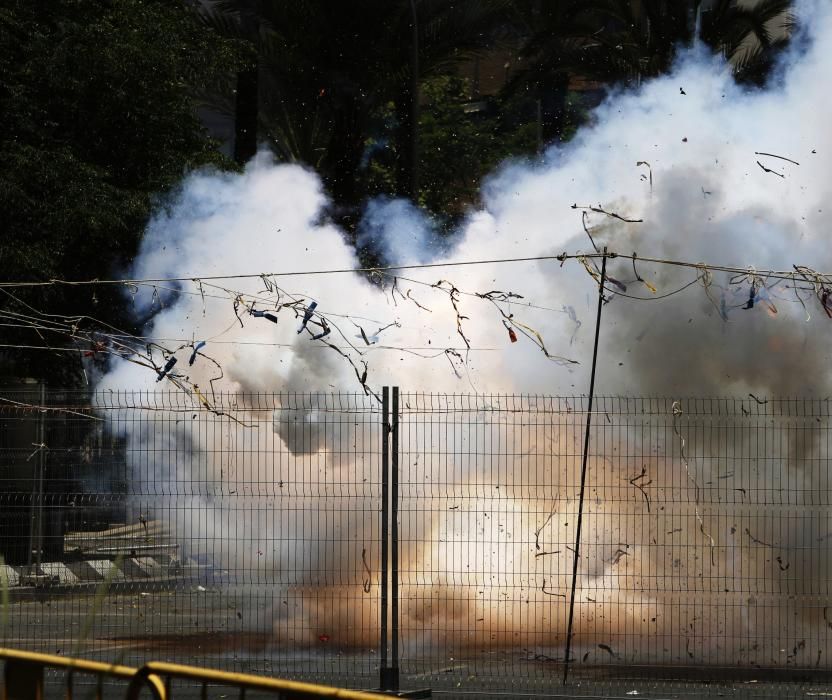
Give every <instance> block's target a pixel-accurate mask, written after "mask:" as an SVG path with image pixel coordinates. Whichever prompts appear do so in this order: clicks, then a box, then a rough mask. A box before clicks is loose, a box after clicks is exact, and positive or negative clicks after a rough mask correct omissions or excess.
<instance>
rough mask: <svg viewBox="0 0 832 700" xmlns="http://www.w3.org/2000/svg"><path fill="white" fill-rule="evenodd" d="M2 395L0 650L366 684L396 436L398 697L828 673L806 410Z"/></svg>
mask: <svg viewBox="0 0 832 700" xmlns="http://www.w3.org/2000/svg"><path fill="white" fill-rule="evenodd" d="M2 399H3V400H2V402H0V403H2V406H0V554H2V555H3V557H4V560H5V563H4V564H3V565H2V569H0V592H2V594H3V597H2V614H1V615H0V637H1V638H2V643H3V644H8V645H11V646H15V647H20V648H26V649H33V650H38V651H45V652H52V653H54V652H59V653H62V654H77V655H82V656H86V657H90V658H98V659H104V660H110V661H120V662H122V663H125V664H128V665H140V664H141V663H143V662H144V661H146V660H149V659H157V660H170V661H179V662H185V663H194V664H199V665H208V666H215V667H219V668H227V669H234V670H244V671H249V672H257V673H267V674H272V675H278V676H284V677H297V678H310V677H314V678H315V679H317V680H320V681H324V682H327V681H328V682H332V683H335V684H340V685H357V686H364V687H372V686H374V685H376V683H377V681H378V674H379V666H381V665H383V664H382V663H381V657H382V652H383V651H384V649H381V648H380V646H379V635H380V631H381V629H380V628H381V588H382V583H383V576H382V574H381V560H382V555H381V553H382V549H383V547H382V545H383V542H382V540H383V531H382V528H381V509H382V490H383V489H382V484H383V482H382V474H381V472H382V464H383V463H384V445H385V444H387V443H386V437H385V433H387V431H393V432H394V433H395V434H396V435H397V438H398V442H397V444H398V452H397V453H396V455H395V457H396V458H397V459H392V460H391V464H392V465H396V463H397V464H398V467H397V468H398V472H397V474H398V492H397V494H398V525H399V529H398V535H399V548H398V553H399V564H400V577H399V583H400V586H399V589H398V594H399V620H398V622H399V625H398V637H397V639H398V642H399V650H400V653H401V658H400V661H399V668H400V670H401V682H402V684H403V685H406V686H411V687H413V686H421V687H424V686H433V687H434V688H435V689H443V688H444V689H446V690H449V691H450V690H453V691H454V692H456V691H464V690H465V689H466V688H467V689H470V690H471V692H479V691H480V690H482V689H484V688H486V687H488V688H492V689H496V690H500V689H511V690H513V691H518V690H520V689H523V690H527V691H529V692H539V691H540V690H541V689H549V690H550V689H551V688H552V686H553V685H554V684H559V683H560V679H561V677H562V673H563V670H564V658H565V649H566V641H567V639H566V630H567V621H568V617H569V610H570V605H571V603H572V600H571V587H572V568H573V563H574V561H575V554H576V552H577V554H578V559H577V563H578V566H577V577H576V579H575V597H574V626H573V637H572V643H571V653H570V664H569V672H570V674H571V677H572V678H573V679H574V680H575V682H576V684H581V683H583V686H581V687H584V688H590V687H591V686H590V685H587V683H588V682H589V681H590V680H591V681H593V682H595V683H596V686H594V687H596V688H597V687H598V686H597V683H598V682H601V681H603V680H604V679H607V681H609V683H611V684H612V685H613V686H614V689H616V690H617V689H621V688H623V687H624V686H623V685H621V683H623V681H621V680H620V679H627V678H630V677H633V676H634V675H640V676H641V677H642V678H644V677H650V678H661V677H668V678H669V677H673V678H676V679H678V678H685V677H688V676H690V677H698V678H712V679H717V678H721V679H724V680H725V682H726V683H727V684H728V685H726V686H725V687H726V688H729V689H730V681H731V679H736V678H743V677H745V676H743V673H745V672H746V671H748V672H749V673H751V672H753V676H754V678H755V679H756V678H760V677H762V676H761V669H768V670H769V671H770V672H771V673H775V674H777V673H780V672H788V671H790V670H794V669H797V670H799V671H800V673H803V674H804V677H809V678H815V679H817V678H819V677H821V676H822V675H823V674H826V676H824V677H825V678H827V679H828V677H829V676H830V674H832V659H830V658H829V657H830V655H832V648H830V646H829V641H830V634H832V602H831V601H830V598H831V597H832V596H831V595H830V590H829V581H830V578H832V566H830V557H829V549H828V548H829V546H830V543H832V519H830V503H829V501H830V498H832V496H830V492H829V486H830V484H829V483H828V482H829V478H830V477H829V470H828V464H829V458H830V427H829V426H830V415H829V414H830V410H829V406H828V404H827V402H825V401H810V400H763V399H757V398H754V397H748V398H746V399H742V400H740V399H737V400H734V399H686V400H680V401H675V400H672V399H647V398H624V397H611V398H600V399H596V403H595V406H594V410H593V415H592V417H591V418H592V425H591V428H590V449H589V453H588V459H587V482H586V490H585V498H584V504H583V526H582V536H581V541H580V543H579V546H578V548H577V549H576V523H577V513H578V505H579V503H578V494H579V484H580V473H581V464H582V458H583V443H584V431H585V428H586V423H587V417H588V416H587V412H586V411H587V403H586V399H585V398H568V397H544V396H504V395H494V396H488V395H479V396H473V395H471V396H468V395H444V394H442V395H440V394H421V393H404V394H401V395H399V417H398V422H397V421H395V420H394V421H392V423H390V424H389V425H387V426H386V427H385V428H384V429H383V428H382V424H383V423H386V422H385V421H384V420H383V416H382V406H381V404H380V403H379V402H378V401H377V400H376V399H375V398H374V397H372V396H370V397H367V396H364V395H363V394H338V393H336V394H227V395H226V394H217V395H215V396H212V397H211V402H210V404H209V405H208V406H206V405H205V403H204V402H203V401H202V399H201V397H200V396H198V395H188V394H185V393H182V392H156V393H151V392H146V393H142V392H130V393H121V394H119V393H107V394H92V395H90V394H73V393H68V392H54V391H50V392H46V391H44V390H42V389H41V388H40V387H31V388H28V389H26V390H25V391H19V392H3V393H2ZM383 430H384V432H383ZM396 431H398V432H396ZM387 437H389V435H388V436H387ZM390 444H391V445H393V444H396V441H395V440H393V441H392V442H391V443H390ZM390 456H391V458H392V457H394V456H393V455H390ZM390 483H391V484H392V483H395V480H392V481H391V482H390ZM393 532H394V530H393V528H390V529H389V530H388V531H387V534H388V536H392V534H393ZM390 629H391V630H392V629H393V626H392V625H391V627H390ZM388 651H389V650H388ZM389 661H390V663H391V664H394V665H395V659H393V658H391V659H390V660H389ZM805 674H809V675H805ZM772 677H773V678H775V679H776V680H783V679H784V677H783V676H782V673H781V675H775V676H772ZM615 679H618V680H615ZM571 687H572V689H573V690H575V689H576V688H577V687H578V685H573V686H571ZM778 692H779V691H778Z"/></svg>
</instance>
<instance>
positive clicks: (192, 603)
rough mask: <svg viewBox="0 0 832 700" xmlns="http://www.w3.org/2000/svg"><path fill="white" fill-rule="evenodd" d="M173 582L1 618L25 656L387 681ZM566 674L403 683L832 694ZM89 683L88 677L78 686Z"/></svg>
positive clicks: (540, 662)
mask: <svg viewBox="0 0 832 700" xmlns="http://www.w3.org/2000/svg"><path fill="white" fill-rule="evenodd" d="M168 586H169V587H170V586H178V588H173V589H171V590H158V589H154V588H153V587H150V589H149V590H137V589H136V587H135V586H133V589H132V590H131V591H130V592H127V591H125V590H122V591H121V592H117V593H111V594H108V595H100V596H96V595H94V594H83V595H81V594H78V593H79V591H80V589H79V591H76V592H75V593H72V592H69V591H66V590H64V591H63V592H62V595H54V591H53V592H52V593H50V594H49V595H45V594H44V593H43V592H40V593H37V592H32V595H31V596H18V599H17V600H16V601H15V602H11V603H10V604H9V605H8V608H7V610H6V611H5V614H3V615H2V617H0V638H2V643H3V644H4V645H9V646H14V647H17V648H27V649H32V650H38V651H43V652H48V653H58V654H64V655H79V656H84V657H87V658H97V659H101V660H107V661H113V662H119V663H123V664H127V665H131V666H140V665H141V664H142V663H143V662H144V661H146V660H150V659H156V660H167V661H177V662H180V663H187V664H193V665H199V666H213V667H218V668H225V669H229V670H238V671H245V672H249V673H258V674H267V675H276V676H283V677H291V678H297V679H303V680H310V681H315V682H321V683H330V684H334V685H348V686H351V687H363V688H371V687H373V686H374V685H375V684H376V683H377V677H378V671H377V668H378V660H377V657H376V655H375V654H374V653H373V652H372V651H370V650H368V651H367V652H364V653H362V652H358V653H356V652H343V653H342V652H339V651H338V650H334V649H328V648H327V647H326V646H325V645H323V644H324V643H322V645H321V646H318V647H317V648H309V649H305V650H300V651H287V650H286V649H279V648H277V647H275V646H274V645H273V644H272V643H271V641H270V634H269V632H268V630H267V629H265V628H263V625H262V623H261V622H260V621H258V619H257V618H258V616H257V613H256V611H255V612H252V611H250V610H247V609H246V606H248V605H250V604H251V596H250V592H248V593H247V592H246V591H245V590H243V589H241V590H239V591H234V590H224V591H222V592H220V591H219V590H210V589H206V588H204V587H202V586H197V585H193V584H184V583H183V582H181V581H179V582H172V581H171V582H168ZM157 588H158V586H157ZM27 598H28V599H27ZM561 676H562V666H561V664H559V663H557V662H554V661H552V660H549V659H548V658H547V657H543V656H540V657H539V658H529V657H528V656H526V655H522V654H520V653H518V652H494V651H491V652H488V653H487V654H483V655H480V656H473V655H472V656H470V657H468V658H454V659H452V660H451V659H449V660H446V661H445V662H444V663H441V664H436V663H434V664H421V665H420V664H416V663H413V662H410V661H405V663H403V670H402V686H403V687H405V688H432V689H433V693H434V696H436V697H444V698H461V699H462V698H465V699H470V698H478V697H494V698H538V697H550V698H574V697H581V698H622V699H625V698H627V699H629V698H633V697H644V698H651V699H658V698H667V699H671V698H675V699H685V700H687V699H688V698H699V697H729V698H741V697H748V698H787V697H794V698H813V697H832V677H820V676H818V675H817V674H816V672H812V673H808V674H806V673H801V672H797V671H789V672H788V673H779V674H773V673H767V672H764V671H761V670H755V669H747V670H745V671H743V672H742V673H739V672H738V671H737V670H736V669H721V670H720V669H709V670H708V671H707V676H703V675H702V674H701V673H700V674H693V673H691V672H690V671H689V670H686V669H670V668H662V669H655V668H652V669H646V668H634V667H626V666H620V667H576V668H575V669H574V670H573V671H572V676H571V680H570V683H569V685H568V686H567V687H565V688H564V687H563V686H562V684H561V681H560V679H561ZM704 678H710V680H707V681H706V680H703V679H704ZM58 681H59V679H58V678H57V677H53V678H52V679H51V683H50V687H51V688H52V690H53V691H54V692H53V693H52V694H50V697H59V696H60V691H59V688H58V686H57V685H56V684H57V683H58ZM79 683H81V684H83V681H82V680H81V679H78V680H76V685H77V684H79ZM223 696H227V697H236V694H235V693H234V692H233V691H228V690H221V689H216V690H214V691H212V692H211V694H209V697H217V698H220V697H223ZM176 697H177V698H179V697H199V693H198V692H197V691H196V690H195V689H193V688H185V687H182V688H180V690H179V692H177V694H176ZM247 697H248V698H251V697H255V696H252V695H251V694H249V695H247Z"/></svg>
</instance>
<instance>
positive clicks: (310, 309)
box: [298, 301, 318, 333]
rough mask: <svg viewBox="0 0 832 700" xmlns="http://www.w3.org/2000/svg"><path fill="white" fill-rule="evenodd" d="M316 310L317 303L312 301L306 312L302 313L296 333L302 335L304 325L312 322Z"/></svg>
mask: <svg viewBox="0 0 832 700" xmlns="http://www.w3.org/2000/svg"><path fill="white" fill-rule="evenodd" d="M317 308H318V302H317V301H313V302H312V303H311V304H309V306H307V307H306V311H304V312H303V320H302V321H301V323H300V327H299V328H298V333H303V331H304V329H305V328H306V324H307V323H309V321H311V320H312V316H313V315H314V314H315V309H317Z"/></svg>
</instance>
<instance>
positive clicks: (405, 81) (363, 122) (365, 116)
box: [203, 0, 507, 226]
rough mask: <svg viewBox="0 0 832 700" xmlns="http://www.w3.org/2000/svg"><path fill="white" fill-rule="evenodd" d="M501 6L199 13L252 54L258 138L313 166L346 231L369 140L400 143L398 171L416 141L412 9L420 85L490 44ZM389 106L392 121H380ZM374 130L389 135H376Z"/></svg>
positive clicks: (362, 4) (424, 3)
mask: <svg viewBox="0 0 832 700" xmlns="http://www.w3.org/2000/svg"><path fill="white" fill-rule="evenodd" d="M506 5H507V3H506V0H457V1H456V2H447V0H415V2H414V3H412V4H411V0H360V1H359V2H330V1H328V0H305V1H304V2H297V1H296V0H259V2H254V1H253V0H212V1H211V2H208V3H206V4H205V6H204V8H203V16H204V17H205V19H206V21H207V22H208V24H209V26H211V27H214V28H215V29H216V30H218V31H221V32H223V33H224V34H225V35H226V36H231V37H242V38H245V39H247V40H248V41H250V42H251V44H252V45H253V47H254V48H255V49H256V53H257V61H258V68H259V93H260V97H259V112H260V118H259V128H260V132H261V141H262V142H264V143H266V144H267V145H268V146H269V147H271V148H272V149H273V150H274V151H275V152H276V153H277V154H278V156H279V157H280V158H281V159H283V160H286V161H300V162H303V163H306V164H308V165H310V166H312V167H313V168H315V169H316V170H317V171H318V172H319V173H320V174H321V176H322V178H323V179H324V182H325V183H326V185H327V189H328V191H329V193H330V194H331V195H332V197H333V198H334V200H335V202H336V205H337V206H338V207H339V208H340V210H341V212H342V214H343V216H341V217H339V218H340V220H341V221H342V223H345V224H346V225H347V226H349V225H350V224H351V223H354V221H355V214H356V213H357V209H358V206H359V205H360V202H361V201H362V200H363V198H364V197H365V195H366V192H364V191H362V190H361V188H360V187H359V182H358V180H357V179H356V173H357V171H358V170H359V169H360V168H361V166H362V162H363V161H364V160H365V156H366V153H365V148H366V143H367V140H368V139H370V138H375V140H376V142H377V143H381V142H384V143H386V144H390V145H391V146H392V145H393V144H394V143H395V144H397V145H398V147H396V148H393V150H392V151H391V152H392V153H393V154H394V157H395V159H396V164H397V171H401V170H403V169H404V170H406V169H408V168H410V164H409V161H408V162H407V163H406V164H404V165H403V164H402V161H403V160H404V159H406V158H407V154H408V153H409V149H408V148H407V147H406V145H405V144H409V143H411V140H412V138H413V130H412V124H411V119H412V117H411V112H412V108H413V89H412V80H411V66H412V48H413V19H414V17H413V12H414V10H415V13H416V22H417V25H418V32H417V34H418V37H419V39H418V65H419V78H420V80H422V81H424V80H429V79H431V78H433V77H436V76H440V75H447V74H449V73H450V72H451V71H452V70H453V68H454V67H455V66H456V65H458V64H459V63H461V62H462V61H465V60H467V59H468V58H470V57H471V56H473V55H475V54H476V53H477V52H479V51H482V50H484V49H485V48H486V47H487V46H489V45H490V44H491V43H493V36H492V35H493V33H494V32H495V31H497V30H498V29H499V28H500V26H501V22H502V19H504V18H505V14H504V10H505V8H506ZM254 11H256V13H257V21H256V22H252V21H251V13H252V12H254ZM254 26H256V32H255V33H252V31H251V28H252V27H254ZM390 105H392V107H393V118H391V119H384V115H386V114H387V110H388V107H389V106H390ZM228 107H230V106H227V108H228ZM228 111H231V110H230V109H228ZM379 125H383V126H384V128H385V129H386V133H384V134H379V133H376V132H375V129H376V128H377V127H378V126H379ZM409 179H410V178H409V177H407V176H406V173H402V172H397V173H396V177H395V179H394V180H393V181H392V183H391V185H392V187H393V188H394V189H397V190H402V188H403V184H402V183H403V182H405V181H408V180H409Z"/></svg>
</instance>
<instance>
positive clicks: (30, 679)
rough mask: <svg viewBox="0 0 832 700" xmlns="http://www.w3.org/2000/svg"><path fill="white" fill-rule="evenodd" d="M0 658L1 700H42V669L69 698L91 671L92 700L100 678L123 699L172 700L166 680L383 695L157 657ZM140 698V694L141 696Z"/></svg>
mask: <svg viewBox="0 0 832 700" xmlns="http://www.w3.org/2000/svg"><path fill="white" fill-rule="evenodd" d="M0 660H3V661H5V670H4V674H3V694H2V700H44V698H45V695H44V673H43V672H44V669H46V668H55V669H61V670H64V671H66V673H67V675H66V692H65V694H64V697H65V698H66V700H72V697H73V695H72V690H73V678H74V676H75V675H76V674H86V675H92V676H94V677H96V678H97V679H98V684H97V688H96V698H97V699H98V700H101V698H103V691H102V681H103V679H104V678H118V679H121V680H123V681H126V682H127V688H126V698H127V700H138V698H139V697H141V693H142V690H145V689H146V690H147V691H149V692H150V696H151V697H152V698H153V700H168V699H169V698H173V697H174V694H173V693H172V692H171V680H172V679H181V680H189V681H192V682H194V683H199V684H201V685H202V697H203V698H206V697H207V696H208V686H209V685H211V686H218V685H219V686H225V687H228V688H234V689H237V690H238V691H239V697H240V698H244V697H245V693H246V691H247V690H256V691H258V692H261V693H262V692H266V693H272V694H274V695H276V696H277V697H279V698H281V699H282V700H307V699H312V698H341V699H342V700H378V699H379V698H383V697H386V696H385V695H383V694H380V693H372V692H364V691H360V690H346V689H343V688H333V687H331V686H325V685H316V684H314V683H300V682H297V681H286V680H280V679H277V678H265V677H261V676H251V675H248V674H244V673H229V672H226V671H216V670H213V669H209V668H198V667H196V666H182V665H180V664H169V663H164V662H161V661H151V662H150V663H147V664H145V665H144V666H142V667H141V668H132V667H130V666H119V665H116V664H106V663H101V662H100V661H85V660H83V659H69V658H66V657H63V656H55V655H53V654H37V653H34V652H28V651H17V650H14V649H3V648H0ZM145 697H146V696H145Z"/></svg>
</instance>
